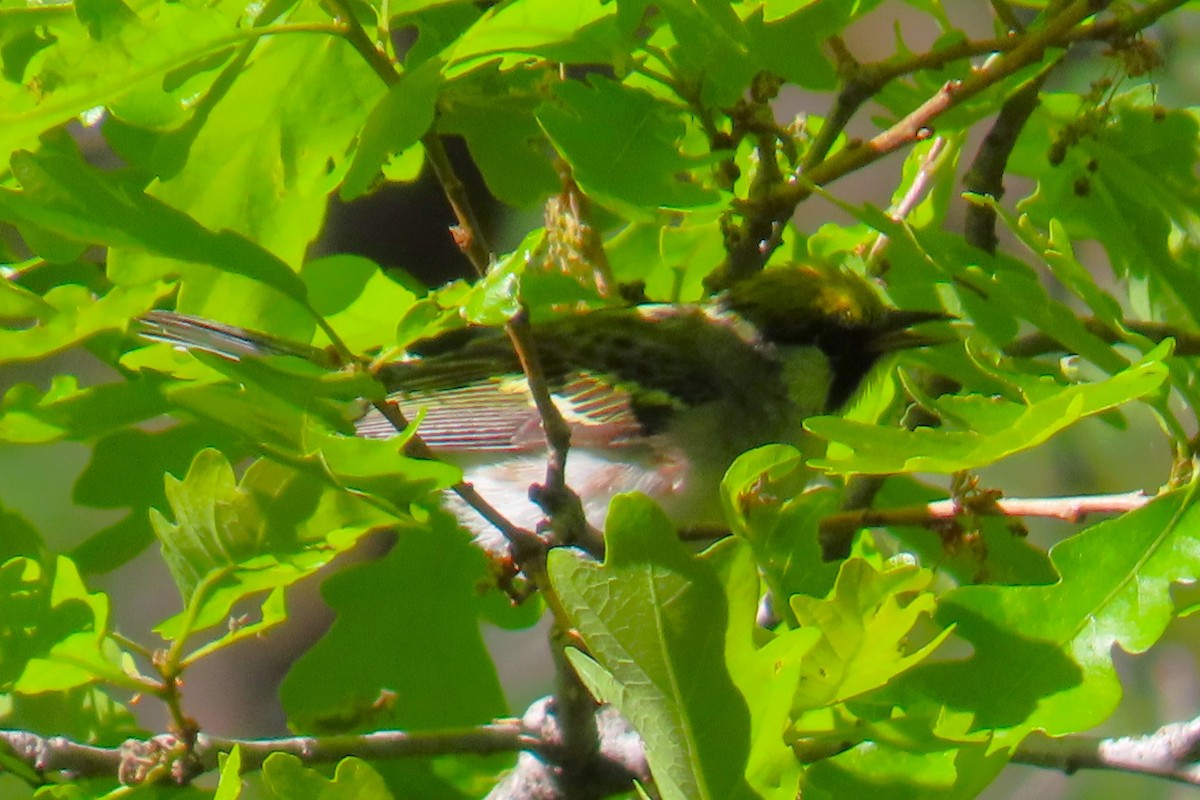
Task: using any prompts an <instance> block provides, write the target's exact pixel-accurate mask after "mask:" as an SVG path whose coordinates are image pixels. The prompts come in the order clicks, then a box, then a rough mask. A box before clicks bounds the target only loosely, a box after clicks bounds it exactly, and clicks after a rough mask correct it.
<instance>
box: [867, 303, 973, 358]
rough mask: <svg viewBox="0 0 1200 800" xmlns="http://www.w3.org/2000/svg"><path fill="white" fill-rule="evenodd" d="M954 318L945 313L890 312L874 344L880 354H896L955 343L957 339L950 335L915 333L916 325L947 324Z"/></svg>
mask: <svg viewBox="0 0 1200 800" xmlns="http://www.w3.org/2000/svg"><path fill="white" fill-rule="evenodd" d="M952 319H954V316H953V315H951V314H947V313H946V312H944V311H916V310H909V311H901V310H893V311H891V312H889V314H888V318H887V319H886V320H885V321H884V324H883V326H882V327H881V328H880V331H879V335H878V336H876V337H875V339H874V341H873V342H872V344H873V345H874V347H875V350H876V352H878V353H895V352H898V351H900V350H911V349H912V348H914V347H931V346H933V345H938V344H945V343H947V342H952V341H954V339H955V337H954V336H951V335H950V334H948V333H941V334H937V333H924V332H921V331H914V330H912V327H913V326H914V325H921V324H924V323H926V322H947V321H949V320H952Z"/></svg>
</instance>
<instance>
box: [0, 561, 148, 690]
mask: <svg viewBox="0 0 1200 800" xmlns="http://www.w3.org/2000/svg"><path fill="white" fill-rule="evenodd" d="M0 584H2V585H3V586H4V587H5V588H6V589H7V592H6V593H5V595H6V596H5V604H6V605H9V608H7V609H4V612H5V613H4V614H3V615H0V618H2V619H4V628H6V629H7V630H4V631H3V638H4V640H5V641H6V643H7V644H6V647H5V650H6V653H5V655H4V657H3V660H2V661H0V674H3V673H6V672H7V673H10V675H9V678H10V679H11V677H12V674H13V673H17V674H19V677H17V678H16V681H15V683H13V684H12V688H13V690H14V691H16V692H19V693H22V694H41V693H43V692H63V691H67V690H69V689H75V688H78V687H82V686H87V685H88V684H91V683H94V682H96V681H97V680H104V681H108V682H111V683H115V684H117V685H119V686H122V687H124V688H127V689H132V690H133V691H140V690H141V689H142V688H144V687H143V685H142V684H141V683H139V682H138V681H137V680H135V679H134V678H133V677H131V675H136V673H135V672H133V671H132V667H131V665H128V664H126V663H125V660H126V659H127V658H128V657H127V656H125V655H124V654H123V653H122V652H121V651H120V649H119V648H118V647H117V646H116V644H115V643H114V642H113V641H112V640H111V639H110V638H109V636H108V614H109V607H108V598H107V597H106V596H105V595H103V594H100V593H98V592H95V593H93V592H88V591H87V588H86V587H85V586H84V584H83V580H82V579H81V578H80V576H79V571H78V570H77V569H76V568H75V565H74V564H73V563H72V562H71V560H70V559H68V558H65V557H63V556H59V557H58V558H57V559H56V560H55V562H54V566H53V569H45V568H44V567H42V565H40V564H39V563H38V562H36V561H33V560H31V559H27V558H16V559H12V560H10V561H8V562H7V563H5V564H4V565H3V566H2V567H0ZM18 586H20V587H21V588H20V590H19V591H17V589H18ZM22 668H23V669H22ZM127 669H128V670H129V672H127Z"/></svg>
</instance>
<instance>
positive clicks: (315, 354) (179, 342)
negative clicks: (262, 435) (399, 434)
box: [138, 310, 333, 367]
mask: <svg viewBox="0 0 1200 800" xmlns="http://www.w3.org/2000/svg"><path fill="white" fill-rule="evenodd" d="M138 326H139V330H138V335H139V336H141V337H142V338H143V339H151V340H153V341H156V342H166V343H167V344H170V345H174V346H175V347H180V348H183V349H186V350H199V351H202V352H205V353H212V354H213V355H216V356H220V357H221V358H227V359H229V360H231V361H240V360H242V359H243V358H262V357H264V356H295V357H297V358H303V359H305V360H308V361H312V362H313V363H316V364H321V365H325V366H330V367H332V366H333V364H332V363H331V362H332V359H331V358H330V356H329V354H328V353H327V352H326V351H324V350H322V349H321V348H319V347H313V346H312V345H310V344H304V343H303V342H296V341H290V340H288V339H282V338H280V337H278V336H272V335H270V334H268V333H260V332H258V331H251V330H247V329H245V328H238V327H236V326H233V325H225V324H224V323H220V322H213V321H212V320H208V319H204V318H202V317H193V316H190V315H188V314H179V313H177V312H175V311H159V310H156V311H151V312H149V313H148V314H145V315H144V316H142V317H141V318H139V319H138Z"/></svg>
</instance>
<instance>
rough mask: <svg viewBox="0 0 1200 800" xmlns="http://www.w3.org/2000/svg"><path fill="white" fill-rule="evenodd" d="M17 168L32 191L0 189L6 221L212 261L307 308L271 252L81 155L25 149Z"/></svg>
mask: <svg viewBox="0 0 1200 800" xmlns="http://www.w3.org/2000/svg"><path fill="white" fill-rule="evenodd" d="M12 169H13V175H14V176H15V177H16V178H17V180H19V181H20V182H21V185H22V186H23V187H24V189H25V191H24V192H14V191H11V190H0V218H4V219H7V220H9V221H10V222H14V223H19V222H26V221H28V222H33V223H35V224H37V225H40V226H42V227H44V228H46V229H47V230H49V231H52V232H54V233H55V234H56V235H58V236H61V237H63V238H65V239H69V240H72V241H77V242H84V243H88V244H102V245H105V246H108V247H128V248H134V249H136V250H139V251H143V252H150V253H156V254H162V255H166V256H168V257H171V258H176V259H179V260H180V261H182V262H203V263H208V264H211V265H213V266H215V267H217V268H218V269H221V270H225V271H228V272H230V273H233V274H237V275H241V276H244V277H247V278H250V279H252V280H254V281H257V282H260V283H262V284H263V285H265V286H269V287H271V288H272V289H274V290H276V291H277V292H279V293H281V294H283V295H284V296H285V297H288V298H290V299H292V300H294V301H296V302H297V303H299V304H300V305H301V306H304V305H305V303H306V299H305V289H304V284H303V283H302V282H301V281H300V279H299V278H297V277H296V274H295V273H293V272H292V270H291V269H290V268H289V267H288V266H287V265H286V264H284V263H283V262H282V261H280V260H279V259H277V258H276V257H274V256H273V255H271V254H270V253H268V252H266V251H265V250H263V249H261V248H259V247H258V246H256V245H254V244H253V243H251V242H250V241H248V240H246V239H244V238H242V237H240V236H237V235H236V234H233V233H231V232H229V231H221V232H220V233H213V232H212V231H210V230H208V229H207V228H205V227H203V226H202V225H201V224H200V223H198V222H197V221H196V220H195V219H193V218H191V217H189V216H187V215H186V214H184V213H181V212H180V211H177V210H176V209H174V208H171V207H170V206H168V205H165V204H164V203H162V202H161V201H159V200H156V199H155V198H152V197H150V196H148V195H145V194H142V193H140V192H138V191H137V190H136V189H135V188H134V187H132V186H129V185H127V184H125V183H123V182H122V181H121V180H120V179H118V178H116V177H115V176H113V175H110V174H106V173H103V172H101V171H99V170H96V169H94V168H92V167H90V166H88V165H86V164H84V163H83V162H82V161H81V160H80V159H79V156H78V155H77V154H74V153H71V154H65V153H62V152H55V151H52V150H45V149H43V150H42V151H39V152H38V153H29V152H26V151H20V152H18V153H15V154H14V155H13V157H12ZM166 274H167V272H166V271H165V270H164V271H160V272H159V273H158V274H157V275H153V276H152V275H142V276H141V279H140V280H138V281H136V283H138V284H146V283H148V282H149V281H151V280H154V279H156V278H159V277H164V276H165V275H166ZM110 275H113V273H112V272H111V271H110ZM116 279H117V278H116V276H114V280H116ZM118 282H121V281H119V280H118ZM127 291H129V290H127ZM141 291H142V292H143V293H144V292H145V291H146V289H145V288H144V287H143V288H142V289H141ZM159 293H161V290H159ZM141 310H145V309H144V308H143V309H141Z"/></svg>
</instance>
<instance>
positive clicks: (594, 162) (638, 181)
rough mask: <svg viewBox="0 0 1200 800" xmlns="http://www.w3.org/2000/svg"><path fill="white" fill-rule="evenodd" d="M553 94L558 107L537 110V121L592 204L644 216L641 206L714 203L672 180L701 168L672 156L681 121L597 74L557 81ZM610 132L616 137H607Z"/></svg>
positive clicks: (649, 98) (711, 196)
mask: <svg viewBox="0 0 1200 800" xmlns="http://www.w3.org/2000/svg"><path fill="white" fill-rule="evenodd" d="M555 94H556V96H557V98H558V103H557V104H546V105H544V106H542V108H541V109H539V110H538V112H537V119H538V122H539V123H540V124H541V126H542V129H543V130H545V132H546V135H547V136H549V137H550V140H551V141H552V142H553V143H554V146H555V147H556V148H557V149H558V151H559V152H560V153H561V154H562V156H563V158H565V159H566V160H567V162H568V163H570V165H571V168H572V169H573V170H574V176H575V179H576V180H577V181H578V182H579V185H580V186H582V187H583V189H584V191H586V192H587V193H588V194H589V195H590V196H592V197H594V198H595V199H596V200H597V201H598V202H600V203H604V204H611V205H613V206H614V207H616V208H618V209H619V210H620V211H622V213H626V214H631V215H634V214H636V215H637V216H644V215H645V213H646V212H645V209H646V208H696V207H699V206H703V205H707V204H710V203H712V202H714V201H715V200H716V199H717V194H716V192H713V191H712V190H710V189H705V188H703V187H702V186H700V185H698V184H697V183H695V182H690V181H686V180H680V177H679V175H680V173H687V172H688V171H689V170H692V169H695V168H697V167H699V166H700V165H701V163H700V161H699V160H698V159H695V158H692V157H690V156H686V155H684V154H683V153H681V152H680V151H679V140H680V139H681V138H682V137H683V134H684V123H683V120H682V119H680V117H679V113H678V110H677V109H676V108H674V107H671V106H668V105H667V104H665V103H663V102H662V101H660V100H659V99H658V98H656V97H654V96H653V95H651V94H649V93H647V92H643V91H640V90H638V89H631V88H629V87H627V86H622V85H621V84H619V83H616V82H614V81H610V80H608V79H606V78H602V77H600V76H598V75H593V76H591V78H590V79H589V82H588V83H586V84H585V83H582V82H579V81H568V82H566V83H561V84H559V85H557V86H556V87H555ZM614 130H619V131H621V135H620V136H612V135H610V132H611V131H614Z"/></svg>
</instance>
